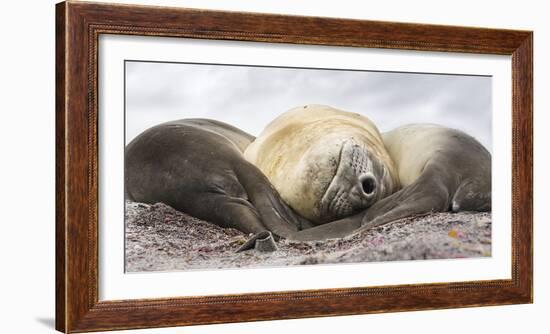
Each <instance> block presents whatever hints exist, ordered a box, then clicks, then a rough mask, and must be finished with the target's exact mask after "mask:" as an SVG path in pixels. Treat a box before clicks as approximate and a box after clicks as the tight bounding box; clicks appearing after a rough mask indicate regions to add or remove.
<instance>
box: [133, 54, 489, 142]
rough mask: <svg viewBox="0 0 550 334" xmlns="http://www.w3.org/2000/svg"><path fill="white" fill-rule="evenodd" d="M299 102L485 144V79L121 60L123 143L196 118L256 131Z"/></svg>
mask: <svg viewBox="0 0 550 334" xmlns="http://www.w3.org/2000/svg"><path fill="white" fill-rule="evenodd" d="M304 104H326V105H329V106H332V107H335V108H338V109H342V110H346V111H351V112H357V113H361V114H364V115H365V116H367V117H368V118H370V119H371V120H372V121H373V122H374V123H375V124H376V125H377V126H378V128H379V129H380V131H382V132H384V131H388V130H391V129H393V128H395V127H397V126H400V125H403V124H409V123H436V124H441V125H444V126H447V127H451V128H455V129H460V130H462V131H464V132H466V133H468V134H470V135H472V136H474V137H475V138H477V139H478V140H479V141H480V142H481V143H482V144H483V145H484V146H485V147H486V148H487V149H488V150H489V151H491V149H492V143H491V136H492V135H491V78H490V77H480V76H465V75H464V76H463V75H436V74H415V73H392V72H367V71H342V70H319V69H296V68H274V67H249V66H227V65H203V64H180V63H154V62H137V61H128V62H126V143H129V142H130V141H131V140H132V139H133V138H134V137H136V136H137V135H138V134H139V133H141V132H142V131H144V130H145V129H147V128H149V127H151V126H154V125H156V124H159V123H162V122H166V121H171V120H176V119H182V118H197V117H198V118H211V119H216V120H220V121H223V122H226V123H229V124H231V125H233V126H236V127H238V128H240V129H242V130H244V131H246V132H248V133H250V134H252V135H258V134H259V133H260V132H261V131H262V130H263V128H264V127H265V126H266V125H267V124H268V123H269V122H270V121H271V120H273V119H274V118H275V117H277V116H278V115H279V114H281V113H283V112H285V111H287V110H289V109H291V108H294V107H297V106H300V105H304Z"/></svg>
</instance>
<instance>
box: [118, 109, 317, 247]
mask: <svg viewBox="0 0 550 334" xmlns="http://www.w3.org/2000/svg"><path fill="white" fill-rule="evenodd" d="M252 140H254V137H253V136H251V135H249V134H247V133H245V132H243V131H241V130H239V129H237V128H235V127H233V126H231V125H228V124H225V123H222V122H218V121H214V120H206V119H185V120H178V121H173V122H168V123H164V124H160V125H157V126H154V127H152V128H150V129H148V130H146V131H144V132H143V133H141V134H140V135H139V136H137V137H136V138H135V139H134V140H132V142H130V143H129V144H128V145H127V147H126V150H125V191H126V196H127V198H128V199H130V200H133V201H138V202H144V203H156V202H162V203H165V204H167V205H170V206H172V207H173V208H175V209H176V210H179V211H182V212H185V213H188V214H190V215H192V216H194V217H197V218H200V219H203V220H206V221H209V222H211V223H214V224H217V225H219V226H221V227H232V228H236V229H238V230H240V231H243V232H245V233H255V234H259V235H260V236H261V237H262V239H264V238H265V235H264V234H262V232H265V231H269V232H273V233H274V234H276V235H278V236H282V237H292V235H293V233H295V232H297V231H299V230H302V229H304V228H308V227H309V226H310V225H309V224H308V222H307V220H305V219H302V218H301V217H300V216H298V215H297V214H295V213H294V212H293V211H292V209H290V208H289V207H288V206H287V205H286V204H285V203H284V202H283V201H282V200H281V198H280V196H279V194H278V193H277V191H276V190H275V189H274V188H273V187H272V186H271V184H270V182H269V181H268V179H267V178H266V177H265V176H264V175H263V174H262V172H261V171H260V170H259V169H258V168H256V167H255V166H254V165H252V164H251V163H249V162H247V161H246V160H245V159H244V158H243V154H242V152H243V150H244V149H245V148H246V147H247V146H248V145H249V144H250V142H252Z"/></svg>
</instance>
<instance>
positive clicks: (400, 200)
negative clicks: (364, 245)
mask: <svg viewBox="0 0 550 334" xmlns="http://www.w3.org/2000/svg"><path fill="white" fill-rule="evenodd" d="M434 173H435V172H430V171H425V172H423V174H422V175H421V176H420V177H419V178H418V180H416V181H415V182H414V183H412V184H410V185H408V186H406V187H405V188H403V189H401V190H399V191H398V192H396V193H394V194H392V195H391V196H388V197H386V198H384V199H382V200H380V201H378V202H376V203H375V204H374V205H373V206H372V207H370V208H369V209H367V214H366V215H365V216H364V218H363V222H362V227H361V230H365V229H370V228H373V227H376V226H380V225H383V224H386V223H389V222H391V221H394V220H397V219H401V218H405V217H409V216H413V215H418V214H423V213H428V212H444V211H448V209H449V205H450V204H449V202H450V199H449V191H448V186H446V185H445V183H444V182H442V180H441V179H440V178H438V177H437V176H436V175H435V174H434Z"/></svg>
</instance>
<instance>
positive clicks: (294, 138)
mask: <svg viewBox="0 0 550 334" xmlns="http://www.w3.org/2000/svg"><path fill="white" fill-rule="evenodd" d="M245 158H246V159H247V160H248V161H250V162H252V163H253V164H255V165H256V166H257V167H258V168H260V169H261V170H262V171H263V172H264V174H265V175H266V176H267V177H268V178H269V180H270V181H271V183H272V184H273V185H274V186H275V188H276V189H277V190H278V191H279V193H280V194H281V197H282V198H283V199H284V200H285V201H286V202H287V203H288V204H289V205H290V206H291V207H292V208H293V209H294V210H296V211H297V212H298V213H299V214H301V215H302V216H304V217H306V218H308V219H309V220H310V221H311V222H313V223H316V224H323V223H327V222H330V221H333V220H336V219H339V218H343V217H346V216H349V215H351V214H353V213H356V212H358V211H360V210H363V209H366V208H368V207H369V206H371V205H372V204H374V203H375V202H376V201H377V200H379V199H381V198H383V197H385V196H388V195H389V194H391V193H392V192H394V191H395V190H396V189H397V187H398V186H399V182H398V179H397V176H396V175H397V174H396V173H395V167H394V165H393V162H392V160H391V158H390V156H389V155H388V153H387V152H386V149H385V148H384V145H383V143H382V139H381V137H380V133H379V132H378V130H377V129H376V127H375V126H374V124H373V123H372V122H370V120H368V119H367V118H366V117H364V116H362V115H359V114H354V113H349V112H345V111H340V110H337V109H334V108H331V107H327V106H319V105H308V106H304V107H299V108H295V109H292V110H290V111H288V112H286V113H284V114H282V115H281V116H279V117H278V118H277V119H275V120H274V121H273V122H272V123H271V124H269V125H268V126H267V127H266V129H265V130H264V131H263V132H262V134H260V136H258V138H256V140H255V141H254V142H253V143H252V144H251V145H250V146H249V147H248V148H247V149H246V151H245Z"/></svg>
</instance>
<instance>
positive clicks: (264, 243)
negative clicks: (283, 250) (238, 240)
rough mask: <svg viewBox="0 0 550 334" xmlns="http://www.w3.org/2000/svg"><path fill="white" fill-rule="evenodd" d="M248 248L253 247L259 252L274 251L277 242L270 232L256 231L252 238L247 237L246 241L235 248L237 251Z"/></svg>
mask: <svg viewBox="0 0 550 334" xmlns="http://www.w3.org/2000/svg"><path fill="white" fill-rule="evenodd" d="M249 249H255V250H257V251H260V252H274V251H276V250H277V244H276V243H275V239H274V238H273V235H272V234H271V232H269V231H263V232H260V233H256V234H255V235H253V236H252V238H250V239H248V241H247V242H245V243H244V244H243V245H242V246H241V247H239V249H237V253H239V252H242V251H246V250H249Z"/></svg>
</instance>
